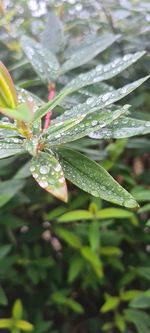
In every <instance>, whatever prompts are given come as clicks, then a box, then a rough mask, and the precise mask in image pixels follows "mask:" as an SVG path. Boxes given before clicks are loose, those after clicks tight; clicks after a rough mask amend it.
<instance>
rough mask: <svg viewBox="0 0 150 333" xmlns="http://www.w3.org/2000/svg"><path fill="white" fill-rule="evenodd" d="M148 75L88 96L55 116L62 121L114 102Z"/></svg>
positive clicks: (128, 92) (138, 84)
mask: <svg viewBox="0 0 150 333" xmlns="http://www.w3.org/2000/svg"><path fill="white" fill-rule="evenodd" d="M149 77H150V76H146V77H144V78H142V79H139V80H137V81H134V82H132V83H129V84H127V85H125V86H124V87H122V88H119V89H117V90H115V89H114V90H113V91H111V92H108V93H106V94H104V95H100V96H99V97H90V98H88V99H87V100H86V102H85V103H82V104H79V105H77V106H74V107H73V108H72V109H71V110H67V111H65V112H64V113H63V115H61V116H59V117H57V120H58V121H64V120H65V119H70V118H71V117H75V114H76V115H77V114H78V116H79V115H83V114H85V113H87V114H88V113H92V112H95V111H97V110H100V109H103V108H104V107H106V106H108V105H110V104H113V103H114V102H117V101H119V100H120V99H122V98H123V97H125V96H127V95H128V94H130V93H131V92H132V91H133V90H135V89H136V88H138V87H139V86H140V85H141V84H142V83H143V82H145V81H146V80H147V79H148V78H149Z"/></svg>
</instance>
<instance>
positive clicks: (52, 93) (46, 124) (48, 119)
mask: <svg viewBox="0 0 150 333" xmlns="http://www.w3.org/2000/svg"><path fill="white" fill-rule="evenodd" d="M54 97H55V86H54V85H53V84H50V85H49V94H48V101H51V100H52V99H53V98H54ZM51 116H52V111H51V110H49V111H48V112H47V114H46V116H45V121H44V128H43V130H46V129H47V128H48V127H49V125H50V122H51Z"/></svg>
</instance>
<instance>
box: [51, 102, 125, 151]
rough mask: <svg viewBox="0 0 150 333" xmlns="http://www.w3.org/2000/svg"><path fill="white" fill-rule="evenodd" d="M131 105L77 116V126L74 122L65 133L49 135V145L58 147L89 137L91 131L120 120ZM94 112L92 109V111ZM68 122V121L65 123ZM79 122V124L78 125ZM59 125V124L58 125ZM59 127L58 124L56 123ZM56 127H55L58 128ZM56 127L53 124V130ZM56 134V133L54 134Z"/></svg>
mask: <svg viewBox="0 0 150 333" xmlns="http://www.w3.org/2000/svg"><path fill="white" fill-rule="evenodd" d="M129 107H130V106H129V105H124V106H123V107H122V106H121V107H117V106H114V107H112V109H108V108H105V109H103V110H99V111H97V112H96V111H95V112H93V113H91V114H88V115H87V116H86V113H85V114H83V112H82V116H78V114H77V115H76V117H77V119H79V120H78V121H76V124H75V122H74V125H72V128H69V129H66V130H65V131H63V129H62V132H60V133H59V134H56V135H51V134H50V135H48V137H47V140H49V144H50V145H51V144H53V145H58V144H63V143H67V142H72V141H74V140H77V139H79V138H82V137H84V136H86V135H88V134H89V133H90V131H91V129H93V130H94V129H95V130H96V129H99V128H102V127H104V126H106V124H109V123H111V122H112V121H113V120H114V119H116V118H118V117H119V116H120V115H121V114H123V113H125V112H127V111H128V109H129ZM91 112H92V109H91ZM84 117H85V118H84ZM65 122H67V120H66V121H65ZM78 122H79V123H78ZM58 124H59V123H58ZM56 125H57V123H56ZM56 125H55V126H56ZM53 127H54V125H53V124H52V128H53ZM54 134H55V133H54Z"/></svg>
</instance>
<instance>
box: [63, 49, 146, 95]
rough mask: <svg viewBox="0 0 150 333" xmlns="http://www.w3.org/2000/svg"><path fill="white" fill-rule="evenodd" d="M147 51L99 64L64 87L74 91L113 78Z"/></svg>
mask: <svg viewBox="0 0 150 333" xmlns="http://www.w3.org/2000/svg"><path fill="white" fill-rule="evenodd" d="M145 53H146V52H145V51H143V52H136V53H135V54H130V53H129V54H126V55H125V56H124V57H122V58H116V59H115V60H113V61H112V62H110V63H109V64H107V65H99V66H97V67H96V68H95V69H93V70H91V71H89V72H87V73H85V74H80V75H78V76H77V77H76V78H75V79H73V80H72V81H71V82H69V84H68V85H67V86H66V87H65V88H64V89H70V90H71V92H74V91H76V90H79V89H81V88H83V87H85V86H88V85H90V84H92V83H97V82H101V81H104V80H108V79H111V78H112V77H114V76H116V75H117V74H119V73H121V72H122V71H124V70H125V69H126V68H128V67H129V66H131V65H132V64H133V63H135V62H136V61H137V60H138V59H140V58H141V57H142V56H143V55H144V54H145Z"/></svg>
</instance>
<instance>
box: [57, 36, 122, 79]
mask: <svg viewBox="0 0 150 333" xmlns="http://www.w3.org/2000/svg"><path fill="white" fill-rule="evenodd" d="M119 38H120V35H116V36H115V35H111V34H106V35H103V37H102V38H99V39H97V42H95V41H94V43H93V44H92V43H90V44H87V45H85V46H84V47H83V48H80V49H79V50H77V51H76V52H74V53H73V54H72V55H71V57H70V58H69V59H68V60H67V61H66V62H65V63H64V64H63V65H62V67H61V73H65V72H68V71H70V70H71V69H74V68H77V67H80V66H82V65H84V64H86V63H87V62H89V61H90V60H92V59H93V58H95V57H96V56H97V55H98V54H99V53H101V52H103V51H104V50H105V49H107V48H108V47H109V46H110V45H112V44H113V43H114V42H115V41H116V40H118V39H119Z"/></svg>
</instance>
